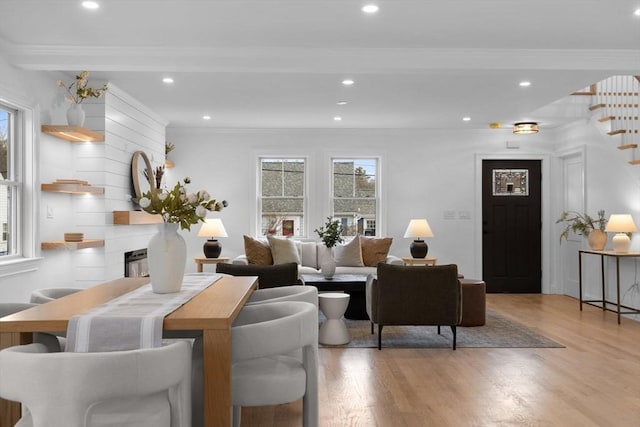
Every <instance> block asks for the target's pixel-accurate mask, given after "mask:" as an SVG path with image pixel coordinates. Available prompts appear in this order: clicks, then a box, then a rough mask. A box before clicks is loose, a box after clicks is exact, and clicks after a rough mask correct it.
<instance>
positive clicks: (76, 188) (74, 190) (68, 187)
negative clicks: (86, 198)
mask: <svg viewBox="0 0 640 427" xmlns="http://www.w3.org/2000/svg"><path fill="white" fill-rule="evenodd" d="M40 189H41V190H42V191H46V192H50V193H69V194H104V188H102V187H93V186H91V185H84V184H60V183H55V182H54V183H51V184H41V185H40Z"/></svg>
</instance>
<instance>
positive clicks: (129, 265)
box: [124, 248, 149, 277]
mask: <svg viewBox="0 0 640 427" xmlns="http://www.w3.org/2000/svg"><path fill="white" fill-rule="evenodd" d="M124 277H149V265H148V264H147V249H146V248H145V249H137V250H135V251H129V252H125V253H124Z"/></svg>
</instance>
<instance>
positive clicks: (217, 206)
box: [138, 177, 228, 230]
mask: <svg viewBox="0 0 640 427" xmlns="http://www.w3.org/2000/svg"><path fill="white" fill-rule="evenodd" d="M183 182H184V184H183V183H181V182H178V183H177V184H176V185H175V186H174V187H173V189H172V190H170V191H162V192H159V191H158V190H155V189H152V190H149V191H147V192H146V193H144V194H143V195H142V197H141V198H140V200H139V201H138V204H139V205H140V207H141V208H142V209H143V210H144V211H145V212H148V213H150V214H157V215H161V216H162V219H163V221H164V222H170V223H179V224H180V228H181V229H183V230H191V226H192V225H194V224H197V223H198V222H200V221H204V219H205V217H206V216H207V212H210V211H220V210H222V209H223V208H226V207H227V206H228V203H227V201H226V200H223V201H221V202H218V201H216V200H215V199H212V198H211V196H210V195H209V193H208V192H207V191H206V190H200V191H197V192H195V193H187V189H186V186H185V185H186V184H189V183H190V182H191V180H190V179H189V178H188V177H187V178H185V179H184V180H183Z"/></svg>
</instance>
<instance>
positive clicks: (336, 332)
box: [318, 292, 350, 345]
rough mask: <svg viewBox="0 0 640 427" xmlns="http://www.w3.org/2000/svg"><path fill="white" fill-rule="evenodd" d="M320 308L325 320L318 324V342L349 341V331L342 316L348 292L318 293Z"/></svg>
mask: <svg viewBox="0 0 640 427" xmlns="http://www.w3.org/2000/svg"><path fill="white" fill-rule="evenodd" d="M318 301H319V305H320V310H322V312H323V313H324V315H325V316H326V317H327V320H326V321H325V322H324V323H323V324H322V326H320V332H319V335H318V341H319V342H320V344H328V345H341V344H346V343H348V342H349V340H350V338H349V332H348V331H347V325H345V324H344V321H343V320H342V316H343V315H344V312H345V311H346V310H347V306H348V305H349V294H346V293H330V292H329V293H322V294H318Z"/></svg>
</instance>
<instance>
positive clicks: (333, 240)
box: [313, 217, 344, 279]
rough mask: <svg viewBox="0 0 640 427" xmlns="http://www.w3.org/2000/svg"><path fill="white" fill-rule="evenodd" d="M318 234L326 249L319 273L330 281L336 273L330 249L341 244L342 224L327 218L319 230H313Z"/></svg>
mask: <svg viewBox="0 0 640 427" xmlns="http://www.w3.org/2000/svg"><path fill="white" fill-rule="evenodd" d="M313 231H314V232H316V233H317V234H318V236H319V237H320V240H322V243H324V245H325V246H326V247H327V252H326V254H325V256H324V257H323V258H322V262H321V263H320V271H322V275H323V276H324V277H325V278H326V279H331V278H332V277H333V275H334V274H335V272H336V262H335V260H334V259H333V252H332V248H333V247H334V246H335V245H337V244H338V243H342V242H343V241H344V239H343V238H342V224H341V223H340V220H337V219H335V220H332V219H331V218H330V217H328V218H327V222H326V223H325V224H324V225H323V226H322V227H320V228H316V229H315V230H313Z"/></svg>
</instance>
